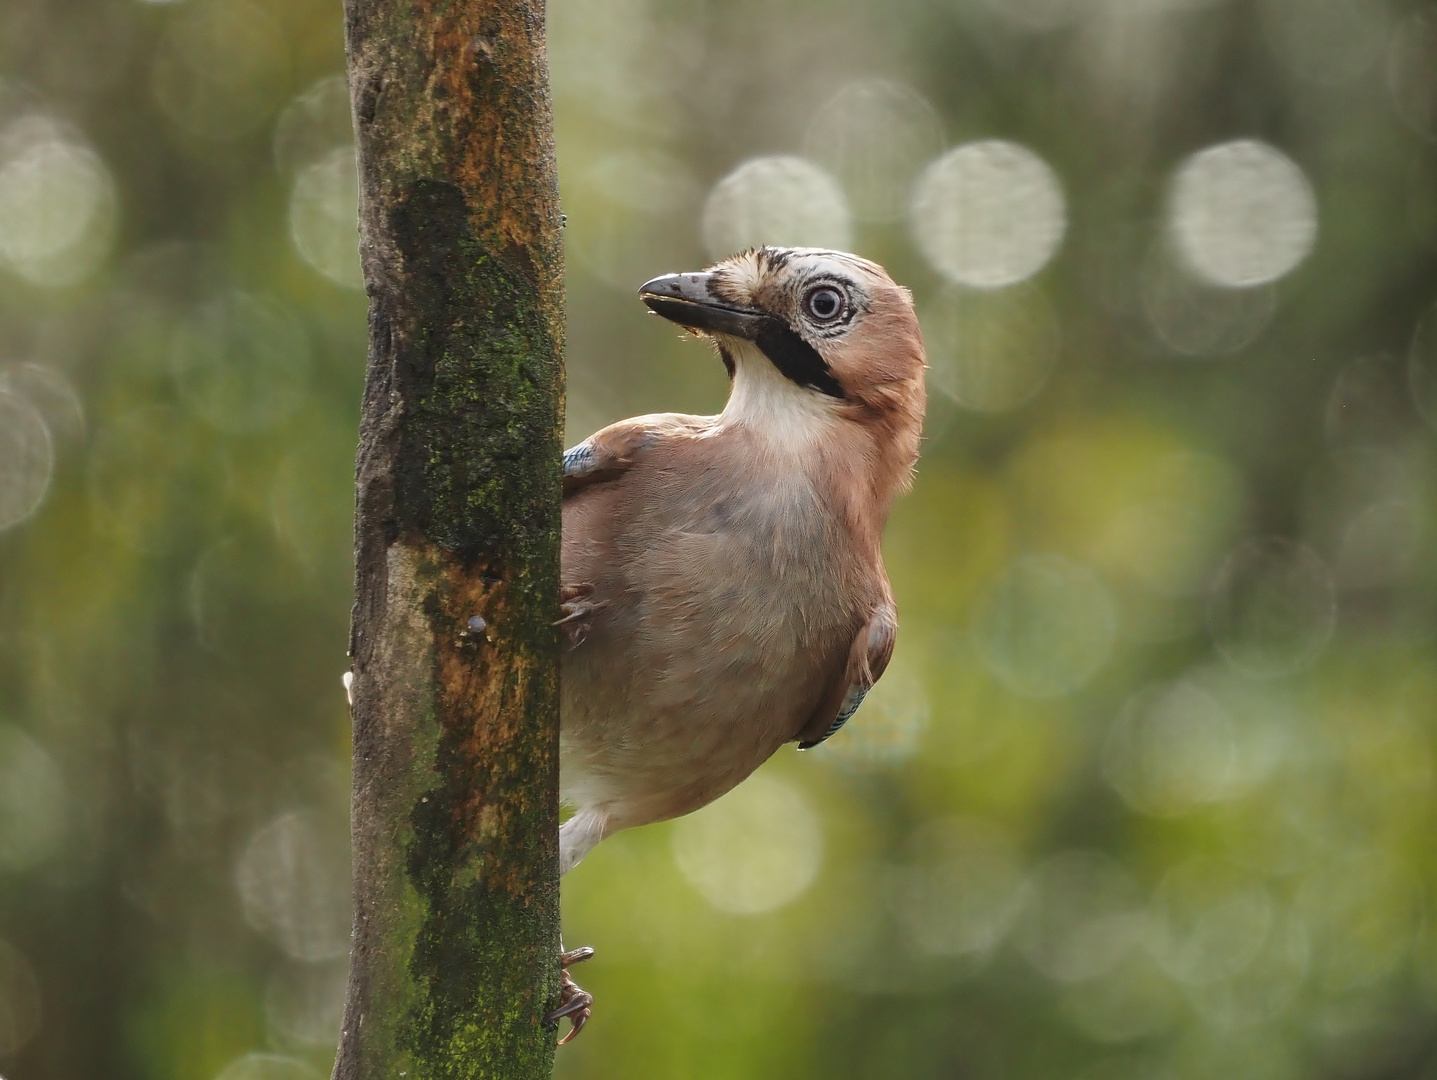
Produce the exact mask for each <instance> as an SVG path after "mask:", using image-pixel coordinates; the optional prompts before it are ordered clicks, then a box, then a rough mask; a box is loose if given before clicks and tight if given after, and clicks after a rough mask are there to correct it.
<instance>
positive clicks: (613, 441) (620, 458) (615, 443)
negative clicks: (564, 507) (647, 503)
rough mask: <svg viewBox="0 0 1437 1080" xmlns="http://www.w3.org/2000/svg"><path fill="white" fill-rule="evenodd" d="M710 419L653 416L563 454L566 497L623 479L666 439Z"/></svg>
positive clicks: (605, 430) (616, 426)
mask: <svg viewBox="0 0 1437 1080" xmlns="http://www.w3.org/2000/svg"><path fill="white" fill-rule="evenodd" d="M705 419H707V418H705V417H696V416H685V415H684V414H682V413H654V414H652V415H650V416H636V417H634V418H633V419H632V420H620V421H619V422H618V423H617V424H610V425H609V426H608V427H606V428H601V429H599V430H598V431H596V432H594V434H592V435H590V436H589V437H588V438H587V439H585V440H584V441H583V442H581V443H579V444H578V445H577V446H571V447H569V449H567V450H565V451H564V497H565V498H566V499H567V498H568V497H569V496H570V495H572V494H574V493H575V492H576V491H582V490H583V489H584V488H586V487H588V486H589V485H591V484H597V483H600V482H602V481H604V480H612V479H614V477H616V476H621V475H623V473H624V470H626V469H627V468H628V467H629V466H630V465H632V464H633V463H634V462H635V461H637V460H638V459H639V458H640V457H642V456H643V454H644V452H645V451H646V450H648V449H649V448H650V447H652V446H653V445H654V444H655V443H657V442H659V441H660V440H661V439H662V438H663V437H664V436H665V435H669V434H674V433H678V432H681V431H689V430H693V429H696V428H697V427H698V426H699V423H700V422H701V421H703V420H705Z"/></svg>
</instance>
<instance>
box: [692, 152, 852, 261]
mask: <svg viewBox="0 0 1437 1080" xmlns="http://www.w3.org/2000/svg"><path fill="white" fill-rule="evenodd" d="M849 221H850V214H849V209H848V200H847V199H846V198H845V197H844V194H843V188H842V187H840V186H839V183H838V181H837V180H835V179H834V178H833V176H831V175H830V174H829V173H827V172H825V171H824V170H823V169H821V168H819V167H818V166H817V165H815V164H813V162H811V161H807V160H805V159H804V158H801V157H795V156H792V155H777V156H774V157H761V158H754V159H753V160H752V161H746V162H744V163H743V164H742V165H740V166H739V167H738V168H736V169H734V171H733V172H731V173H729V174H728V175H727V176H725V177H724V178H723V179H722V180H720V181H719V182H718V183H717V184H715V185H714V187H713V190H712V191H710V192H709V195H708V199H707V200H706V201H705V203H704V210H703V240H704V247H705V248H706V249H707V250H708V253H709V254H710V255H712V256H713V257H714V258H722V257H723V256H725V255H730V254H732V253H734V252H736V251H743V250H744V249H746V248H751V247H762V246H764V245H766V244H771V245H774V246H776V247H821V248H834V249H839V250H847V249H848V248H849V247H850V246H851V244H852V239H853V233H852V228H851V226H850V223H849Z"/></svg>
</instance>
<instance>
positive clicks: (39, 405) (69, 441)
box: [0, 361, 86, 447]
mask: <svg viewBox="0 0 1437 1080" xmlns="http://www.w3.org/2000/svg"><path fill="white" fill-rule="evenodd" d="M3 392H9V393H11V394H15V395H17V396H18V397H21V398H24V399H25V400H26V401H28V402H29V403H30V404H31V405H33V406H34V407H35V410H36V412H38V413H39V414H40V418H41V419H42V420H44V421H45V426H46V427H47V428H48V429H49V431H50V440H51V442H53V443H54V444H55V445H56V447H60V446H72V445H75V444H77V443H82V442H84V441H85V428H86V423H85V406H84V404H83V403H82V402H81V401H80V393H79V391H78V390H76V389H75V384H74V383H73V382H72V381H71V380H70V379H69V377H67V376H66V375H65V373H64V372H62V371H59V370H58V369H56V368H54V367H52V366H51V365H49V364H39V363H35V362H33V361H26V362H22V363H19V364H8V365H6V366H5V367H0V393H3Z"/></svg>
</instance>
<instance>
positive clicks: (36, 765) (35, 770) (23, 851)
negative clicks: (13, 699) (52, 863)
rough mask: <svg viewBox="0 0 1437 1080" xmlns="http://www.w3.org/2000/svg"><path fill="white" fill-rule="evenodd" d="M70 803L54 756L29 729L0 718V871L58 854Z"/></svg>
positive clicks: (35, 862)
mask: <svg viewBox="0 0 1437 1080" xmlns="http://www.w3.org/2000/svg"><path fill="white" fill-rule="evenodd" d="M67 808H68V799H67V792H66V785H65V780H64V777H63V775H62V774H61V772H60V767H59V765H58V764H57V763H56V762H55V759H54V757H52V756H51V754H50V752H49V751H48V750H46V749H45V748H44V747H43V746H41V745H40V744H39V743H38V742H37V741H35V739H33V738H32V737H31V736H30V735H29V734H27V733H26V732H25V731H22V730H21V729H20V728H18V727H15V726H13V725H11V724H0V871H4V870H11V871H18V870H28V869H30V868H31V867H32V866H35V865H37V864H39V863H40V862H42V861H43V860H45V859H46V858H48V857H49V856H50V855H52V854H53V853H54V852H55V850H56V849H57V848H58V847H59V846H60V844H61V842H62V841H63V840H64V837H65V826H66V816H67V815H66V811H67Z"/></svg>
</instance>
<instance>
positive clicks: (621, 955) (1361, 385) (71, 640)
mask: <svg viewBox="0 0 1437 1080" xmlns="http://www.w3.org/2000/svg"><path fill="white" fill-rule="evenodd" d="M550 33H551V38H550V41H551V63H552V68H553V79H554V91H555V102H556V124H557V137H558V146H559V155H560V170H561V187H562V194H563V199H564V207H565V212H566V214H567V219H568V222H567V230H566V244H567V250H568V297H569V316H570V328H569V333H568V340H569V361H568V363H569V387H570V389H569V401H568V425H569V435H570V441H571V442H572V441H576V440H577V439H579V438H582V437H583V436H584V435H585V434H587V433H588V432H589V431H591V430H593V429H594V428H596V427H598V426H600V425H601V424H603V423H606V422H608V421H610V420H613V419H617V418H620V417H623V416H628V415H634V414H637V413H641V412H649V411H668V410H683V411H692V412H709V411H714V410H716V409H717V408H719V407H720V405H721V403H722V401H723V398H724V393H725V384H724V379H723V371H722V367H721V366H720V365H719V364H718V363H717V361H716V360H715V359H714V358H713V357H712V356H711V355H710V354H709V352H708V350H707V349H706V348H705V347H704V346H702V345H700V344H697V343H695V342H693V341H687V340H681V335H679V334H677V333H676V332H675V330H674V328H673V327H672V326H670V325H668V324H665V323H663V322H661V321H659V320H656V319H649V318H645V317H644V315H643V312H642V308H641V306H640V305H639V304H638V303H637V300H636V299H635V297H634V293H633V290H634V287H635V286H636V285H637V284H638V283H639V282H640V281H642V280H644V279H645V278H646V277H649V276H651V275H653V274H656V273H659V272H663V271H670V270H680V269H694V268H697V267H699V266H702V265H703V264H704V263H706V262H707V261H709V259H710V258H711V257H712V256H716V255H721V254H724V253H726V251H727V250H729V249H730V248H732V247H735V246H741V245H746V244H749V243H754V242H762V241H774V242H780V243H818V244H825V245H843V246H851V247H852V248H853V249H854V250H857V251H858V252H860V253H862V254H864V255H867V256H869V257H872V258H874V259H876V260H878V261H880V262H882V263H884V264H885V265H886V266H887V267H888V268H889V269H890V271H891V272H892V273H893V275H894V277H895V278H897V279H898V280H900V281H902V282H904V283H906V284H908V285H909V286H911V288H912V289H913V291H914V293H915V297H916V299H917V302H918V304H919V308H920V312H921V313H922V318H923V321H924V329H925V336H926V338H927V340H928V342H929V349H930V363H931V366H932V370H931V373H930V385H931V390H932V394H931V397H932V404H931V409H930V416H929V422H928V430H927V439H926V443H925V449H924V455H923V460H922V462H921V465H920V469H919V474H918V478H917V481H916V484H915V486H914V489H913V491H912V493H911V494H910V495H909V496H907V497H906V498H905V499H903V500H902V501H901V502H900V504H899V505H898V507H897V509H896V510H895V513H894V516H893V519H892V521H891V524H890V528H889V531H888V535H887V539H886V551H887V558H888V564H889V568H890V572H891V575H892V578H893V583H894V588H895V591H896V593H897V598H898V604H899V609H900V614H901V618H902V623H903V629H902V632H901V635H900V643H899V646H898V651H897V654H896V656H895V660H894V663H893V666H892V668H891V670H890V671H889V673H888V674H887V676H886V677H885V678H884V680H883V682H882V683H881V684H880V686H879V688H878V689H877V690H876V691H875V692H874V694H873V696H872V697H871V699H870V701H869V703H867V704H865V706H864V708H863V709H862V710H861V711H860V712H859V714H858V716H857V717H856V718H855V719H854V720H853V721H852V722H851V723H850V724H849V725H848V727H847V728H845V730H844V731H842V732H841V733H840V734H839V735H837V736H836V737H835V738H834V739H832V740H831V741H830V742H829V743H827V744H825V745H824V746H823V747H821V748H819V749H817V750H815V751H813V752H810V753H806V754H801V755H800V754H796V753H792V752H785V753H782V754H780V755H779V756H778V757H777V758H776V759H775V760H774V761H773V762H772V763H770V765H769V766H766V767H765V769H764V770H762V771H761V772H760V774H759V775H758V776H757V777H755V778H754V779H753V780H752V781H750V782H749V783H748V784H746V785H744V786H743V787H741V788H740V789H739V790H738V791H736V792H735V793H734V794H732V795H731V796H728V797H726V798H725V799H723V800H721V801H720V802H719V803H717V804H715V805H714V806H713V807H712V808H710V809H708V810H706V811H703V812H701V813H700V814H698V815H695V816H693V817H691V818H688V819H684V820H681V821H679V822H674V823H670V824H666V825H661V826H654V827H651V828H648V829H644V830H639V831H636V832H634V833H630V834H622V835H620V836H618V837H615V838H613V839H611V840H609V841H606V842H605V843H604V844H603V845H602V846H601V847H600V848H598V849H597V850H596V851H595V852H594V853H593V854H592V855H591V856H589V858H588V859H587V860H586V861H585V862H584V863H583V864H582V865H581V866H580V867H579V868H578V869H577V870H576V871H575V872H574V873H573V874H572V875H571V877H570V878H569V879H567V880H566V883H565V905H566V908H565V932H566V939H567V940H568V942H569V943H570V944H571V945H572V944H580V943H582V944H592V945H594V946H596V947H597V949H598V958H597V959H596V960H595V961H594V962H592V963H590V964H588V965H586V967H585V969H584V971H583V975H584V978H583V980H582V981H583V982H584V983H585V985H586V986H587V987H588V988H589V989H591V990H593V991H594V992H595V994H596V996H597V998H598V1007H597V1011H596V1014H595V1018H594V1021H593V1022H592V1024H591V1025H590V1026H589V1028H588V1030H587V1031H586V1032H585V1034H584V1036H583V1038H581V1039H580V1040H579V1041H578V1042H576V1043H575V1044H573V1045H572V1046H570V1047H568V1048H566V1049H565V1050H564V1051H563V1052H561V1054H560V1057H559V1066H558V1075H559V1076H561V1077H566V1078H570V1080H579V1078H584V1077H601V1076H613V1075H624V1076H632V1077H648V1076H654V1077H659V1076H663V1077H673V1076H691V1077H745V1076H753V1077H769V1076H793V1077H800V1076H825V1077H854V1078H865V1080H867V1078H887V1077H914V1078H918V1077H958V1076H961V1077H974V1078H980V1077H981V1078H1003V1080H1022V1078H1033V1080H1039V1078H1042V1080H1049V1078H1064V1077H1074V1078H1083V1080H1163V1078H1173V1080H1188V1078H1192V1080H1208V1078H1216V1077H1219V1076H1223V1075H1235V1076H1242V1077H1252V1078H1257V1080H1298V1078H1309V1077H1310V1078H1326V1077H1353V1078H1362V1077H1372V1078H1374V1080H1375V1078H1378V1077H1383V1078H1407V1077H1411V1078H1414V1080H1415V1078H1419V1077H1429V1076H1433V1075H1437V933H1434V926H1437V857H1434V844H1433V836H1434V825H1437V788H1434V757H1433V754H1434V740H1437V640H1434V636H1433V615H1434V600H1437V556H1434V554H1433V552H1434V545H1433V543H1432V539H1433V529H1434V525H1437V519H1434V508H1437V501H1434V498H1437V492H1434V477H1433V471H1432V466H1433V463H1434V453H1433V427H1434V426H1437V308H1434V302H1437V147H1434V140H1437V9H1433V8H1432V7H1431V6H1430V5H1421V4H1415V3H1410V2H1407V0H1388V2H1383V0H1096V2H1090V3H1082V2H1079V0H889V2H882V3H880V2H877V0H870V2H867V3H862V2H858V0H826V2H818V0H768V2H764V3H759V2H755V0H743V2H739V3H730V4H719V3H715V2H712V0H707V2H706V0H671V2H667V3H663V4H660V3H658V2H656V0H555V2H554V3H553V4H552V5H551V8H550ZM342 68H343V55H342V40H341V27H340V14H339V10H338V5H337V3H333V2H331V0H284V2H281V0H179V2H173V3H146V2H142V0H9V2H8V3H7V4H6V5H5V7H4V10H3V11H0V1075H4V1076H5V1077H7V1078H9V1080H69V1078H76V1080H79V1078H89V1077H97V1076H103V1077H114V1078H117V1080H123V1078H136V1080H140V1078H144V1080H150V1078H154V1080H305V1078H307V1077H319V1076H322V1075H324V1074H326V1073H327V1070H328V1064H329V1061H330V1058H331V1055H332V1050H333V1044H334V1041H335V1038H336V1035H337V1026H338V1006H339V1001H340V996H341V993H342V987H343V978H344V965H345V951H346V937H347V926H348V911H347V885H346V876H347V872H348V870H347V864H346V854H345V850H346V849H345V842H344V815H345V807H346V798H347V772H346V768H347V764H346V763H347V755H348V719H347V713H346V709H345V705H344V698H343V693H342V691H341V689H340V683H339V675H340V673H341V672H342V671H343V670H344V666H345V660H344V646H345V638H346V632H345V631H346V620H347V618H348V613H349V604H350V588H351V585H350V572H351V563H350V522H351V506H352V462H353V451H354V442H355V430H356V425H357V419H358V401H359V395H360V391H361V388H362V382H363V363H364V350H365V318H364V298H363V295H362V292H361V291H359V285H360V282H359V277H358V268H357V261H356V258H355V254H354V234H353V203H354V183H353V171H352V150H351V147H350V135H349V130H348V110H347V101H346V98H345V94H344V86H343V81H342ZM714 692H715V693H722V687H721V686H717V685H716V686H715V687H714Z"/></svg>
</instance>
